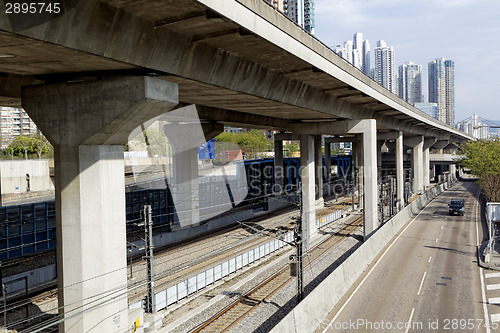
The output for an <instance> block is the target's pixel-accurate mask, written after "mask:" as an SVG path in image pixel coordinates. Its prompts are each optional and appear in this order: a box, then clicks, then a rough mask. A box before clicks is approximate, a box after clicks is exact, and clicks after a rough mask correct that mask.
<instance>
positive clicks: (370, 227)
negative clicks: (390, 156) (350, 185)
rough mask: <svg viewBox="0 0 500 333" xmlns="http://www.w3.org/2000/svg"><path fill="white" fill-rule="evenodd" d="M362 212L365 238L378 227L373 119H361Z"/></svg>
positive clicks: (375, 137) (375, 146)
mask: <svg viewBox="0 0 500 333" xmlns="http://www.w3.org/2000/svg"><path fill="white" fill-rule="evenodd" d="M362 122H363V123H362V133H363V134H362V136H363V138H362V143H363V150H362V153H363V199H364V200H363V213H364V219H365V223H364V238H365V240H366V239H367V238H368V237H369V236H370V235H371V234H372V233H373V232H374V231H375V230H376V229H377V228H378V186H377V168H376V165H377V127H376V121H375V119H365V120H363V121H362Z"/></svg>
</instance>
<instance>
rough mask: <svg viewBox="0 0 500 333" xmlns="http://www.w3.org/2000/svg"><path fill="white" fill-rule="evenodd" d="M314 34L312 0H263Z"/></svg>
mask: <svg viewBox="0 0 500 333" xmlns="http://www.w3.org/2000/svg"><path fill="white" fill-rule="evenodd" d="M264 1H266V2H268V3H270V4H271V5H273V6H274V7H275V8H276V9H278V10H279V11H281V12H283V14H285V15H286V16H288V17H289V18H290V19H291V20H292V21H294V22H295V23H297V24H298V25H300V26H301V27H302V28H304V30H306V31H307V32H309V33H311V34H313V35H314V0H264Z"/></svg>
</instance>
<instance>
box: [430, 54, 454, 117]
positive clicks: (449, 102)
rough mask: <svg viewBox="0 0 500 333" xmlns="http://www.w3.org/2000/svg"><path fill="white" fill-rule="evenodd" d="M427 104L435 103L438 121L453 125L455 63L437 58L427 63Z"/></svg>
mask: <svg viewBox="0 0 500 333" xmlns="http://www.w3.org/2000/svg"><path fill="white" fill-rule="evenodd" d="M429 102H430V103H437V105H438V119H439V120H441V121H442V122H444V123H446V124H448V125H451V126H453V125H454V124H455V63H454V62H453V60H446V59H444V58H438V59H436V60H434V61H431V62H429Z"/></svg>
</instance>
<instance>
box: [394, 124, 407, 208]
mask: <svg viewBox="0 0 500 333" xmlns="http://www.w3.org/2000/svg"><path fill="white" fill-rule="evenodd" d="M404 172H405V170H404V165H403V132H401V131H399V132H398V134H397V137H396V198H397V204H398V210H401V209H403V207H404V193H405V175H404Z"/></svg>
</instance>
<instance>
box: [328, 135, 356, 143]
mask: <svg viewBox="0 0 500 333" xmlns="http://www.w3.org/2000/svg"><path fill="white" fill-rule="evenodd" d="M354 141H356V137H353V136H343V137H336V138H332V137H328V138H325V144H327V143H328V144H331V143H341V142H354Z"/></svg>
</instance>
